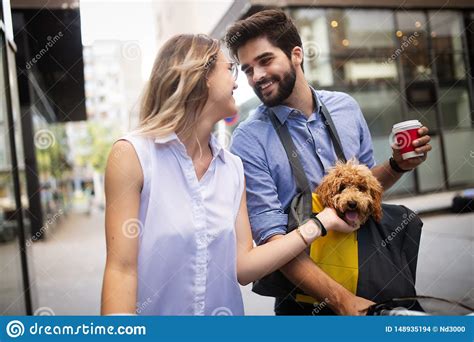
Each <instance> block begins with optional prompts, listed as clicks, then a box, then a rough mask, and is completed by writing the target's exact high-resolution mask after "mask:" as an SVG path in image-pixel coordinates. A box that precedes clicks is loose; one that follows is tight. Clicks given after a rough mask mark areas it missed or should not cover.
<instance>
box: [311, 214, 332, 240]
mask: <svg viewBox="0 0 474 342" xmlns="http://www.w3.org/2000/svg"><path fill="white" fill-rule="evenodd" d="M310 218H311V219H312V220H313V221H314V223H316V225H317V226H318V227H319V228H320V229H321V236H326V235H327V234H328V231H327V229H326V227H324V225H323V223H322V222H321V221H320V220H319V219H318V217H317V216H316V214H315V213H312V214H311V217H310Z"/></svg>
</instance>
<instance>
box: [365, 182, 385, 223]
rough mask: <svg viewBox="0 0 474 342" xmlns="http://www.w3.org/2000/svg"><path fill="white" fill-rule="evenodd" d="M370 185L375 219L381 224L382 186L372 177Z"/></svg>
mask: <svg viewBox="0 0 474 342" xmlns="http://www.w3.org/2000/svg"><path fill="white" fill-rule="evenodd" d="M368 185H369V188H370V196H371V197H372V199H373V214H372V215H373V217H374V220H375V221H376V222H380V221H381V220H382V195H383V188H382V185H380V183H379V181H378V180H377V178H375V177H374V176H372V177H371V179H369V181H368Z"/></svg>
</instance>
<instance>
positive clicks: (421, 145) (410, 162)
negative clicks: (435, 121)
mask: <svg viewBox="0 0 474 342" xmlns="http://www.w3.org/2000/svg"><path fill="white" fill-rule="evenodd" d="M418 133H419V134H420V138H418V139H416V140H414V141H413V143H412V144H413V146H414V147H415V152H416V153H424V156H423V157H416V158H410V159H406V160H403V159H402V155H401V153H400V149H399V148H397V146H396V145H394V146H392V151H393V159H394V160H395V163H396V164H397V165H398V167H399V168H400V169H402V170H404V171H411V170H413V169H415V168H416V167H417V166H418V165H420V164H421V163H423V162H424V161H425V160H426V157H427V154H428V152H429V151H431V145H430V144H429V142H430V140H431V138H430V136H429V135H428V133H429V130H428V128H427V127H421V128H420V129H419V130H418ZM372 174H373V175H374V176H375V177H376V178H377V179H378V180H379V182H380V184H382V186H383V188H384V190H388V189H389V188H390V187H391V186H392V185H394V184H395V183H396V182H397V181H398V180H399V179H400V178H401V176H402V175H403V173H402V172H397V171H395V170H394V169H393V168H392V167H391V166H390V163H389V162H388V161H386V162H385V163H383V164H382V165H377V166H374V167H373V168H372Z"/></svg>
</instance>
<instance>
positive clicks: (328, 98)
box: [316, 90, 357, 106]
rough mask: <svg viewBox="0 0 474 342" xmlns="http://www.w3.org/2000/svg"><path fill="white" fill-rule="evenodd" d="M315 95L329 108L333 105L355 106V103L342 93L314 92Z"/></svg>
mask: <svg viewBox="0 0 474 342" xmlns="http://www.w3.org/2000/svg"><path fill="white" fill-rule="evenodd" d="M316 94H318V97H319V98H320V99H321V101H322V102H323V103H324V104H325V105H326V106H330V105H332V104H334V103H342V104H345V105H357V101H356V100H355V99H354V98H353V97H352V96H351V95H349V94H347V93H343V92H342V91H331V90H316Z"/></svg>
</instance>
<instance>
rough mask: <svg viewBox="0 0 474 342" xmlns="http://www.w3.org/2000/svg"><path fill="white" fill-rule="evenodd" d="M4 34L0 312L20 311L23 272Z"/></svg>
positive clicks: (0, 46) (0, 63) (0, 45)
mask: <svg viewBox="0 0 474 342" xmlns="http://www.w3.org/2000/svg"><path fill="white" fill-rule="evenodd" d="M5 64H6V53H5V41H4V35H3V34H0V97H1V99H0V141H1V144H0V271H1V274H2V276H1V277H0V313H1V314H2V315H24V314H25V313H26V312H25V302H24V297H23V276H22V271H21V270H22V268H21V255H20V248H19V241H18V229H19V227H18V224H17V208H16V204H15V191H14V188H13V177H12V172H13V168H12V164H11V154H10V140H9V135H8V119H7V109H8V108H7V105H6V102H7V99H6V96H8V94H9V92H8V91H7V89H6V80H7V77H8V75H6V74H5V73H4V68H5Z"/></svg>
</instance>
